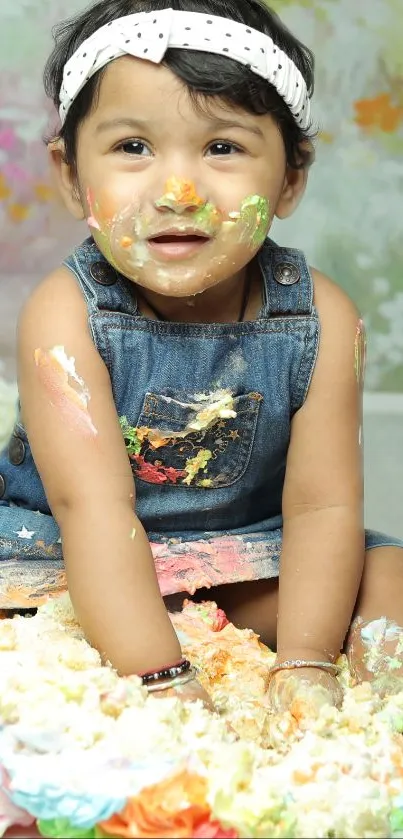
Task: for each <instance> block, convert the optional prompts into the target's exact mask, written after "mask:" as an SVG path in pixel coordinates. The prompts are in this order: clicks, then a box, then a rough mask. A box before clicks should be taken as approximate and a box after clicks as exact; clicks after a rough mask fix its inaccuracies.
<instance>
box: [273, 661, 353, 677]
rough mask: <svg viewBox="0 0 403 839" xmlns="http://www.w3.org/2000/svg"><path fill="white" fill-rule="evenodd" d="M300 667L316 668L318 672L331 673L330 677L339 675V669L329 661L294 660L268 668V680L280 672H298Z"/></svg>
mask: <svg viewBox="0 0 403 839" xmlns="http://www.w3.org/2000/svg"><path fill="white" fill-rule="evenodd" d="M300 667H317V668H318V670H325V671H326V672H327V673H331V674H332V676H338V675H339V673H340V667H338V665H337V664H332V662H330V661H310V660H309V659H303V658H295V659H288V660H287V661H281V662H279V664H273V666H272V667H269V670H268V676H269V680H270V679H271V678H272V677H273V676H274V675H275V674H276V673H279V672H280V671H281V670H299V668H300Z"/></svg>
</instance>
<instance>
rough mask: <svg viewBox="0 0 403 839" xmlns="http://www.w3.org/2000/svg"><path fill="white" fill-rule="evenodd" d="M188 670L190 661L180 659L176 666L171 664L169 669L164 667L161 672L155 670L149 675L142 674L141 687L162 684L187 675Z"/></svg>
mask: <svg viewBox="0 0 403 839" xmlns="http://www.w3.org/2000/svg"><path fill="white" fill-rule="evenodd" d="M188 670H190V661H188V660H187V658H182V659H181V661H178V662H177V664H172V665H171V666H170V667H164V668H163V669H162V670H155V671H154V672H151V673H143V674H142V675H141V679H142V681H143V685H149V684H153V683H154V682H163V681H166V680H167V679H176V677H177V676H181V675H182V674H183V673H187V672H188Z"/></svg>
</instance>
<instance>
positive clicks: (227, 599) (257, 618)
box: [193, 577, 278, 649]
mask: <svg viewBox="0 0 403 839" xmlns="http://www.w3.org/2000/svg"><path fill="white" fill-rule="evenodd" d="M193 600H197V601H198V602H199V603H200V602H201V601H202V600H214V601H215V603H217V605H218V606H219V607H220V608H221V609H223V610H224V612H225V614H226V615H227V618H228V620H229V621H231V623H233V624H235V626H237V627H239V628H240V629H245V628H246V629H253V631H254V632H256V633H257V634H258V635H260V640H261V641H262V642H263V643H264V644H267V645H268V646H269V647H270V648H271V649H275V648H276V637H277V603H278V578H277V577H275V578H272V579H270V580H253V581H252V582H245V583H233V584H230V583H229V584H228V585H224V586H216V587H215V588H210V589H206V588H204V589H199V590H198V591H197V592H196V594H195V595H194V597H193Z"/></svg>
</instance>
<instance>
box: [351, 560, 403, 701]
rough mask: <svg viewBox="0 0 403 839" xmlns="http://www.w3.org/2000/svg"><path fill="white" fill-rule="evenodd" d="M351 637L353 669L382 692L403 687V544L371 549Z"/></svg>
mask: <svg viewBox="0 0 403 839" xmlns="http://www.w3.org/2000/svg"><path fill="white" fill-rule="evenodd" d="M354 618H355V619H354V621H353V623H352V625H351V629H350V632H349V634H348V638H347V644H346V652H347V656H348V660H349V664H350V669H351V672H352V674H353V676H355V678H356V679H357V680H359V681H370V682H372V683H373V685H374V687H375V688H376V690H377V691H379V692H380V693H382V694H385V693H394V692H396V691H398V690H402V689H403V548H400V547H390V546H384V547H378V548H374V549H373V550H369V551H367V553H366V557H365V568H364V574H363V578H362V583H361V588H360V592H359V595H358V599H357V603H356V608H355V614H354Z"/></svg>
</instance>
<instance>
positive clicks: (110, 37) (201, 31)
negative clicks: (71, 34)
mask: <svg viewBox="0 0 403 839" xmlns="http://www.w3.org/2000/svg"><path fill="white" fill-rule="evenodd" d="M171 48H172V49H192V50H198V51H200V52H210V53H215V54H217V55H224V56H227V58H232V59H234V61H238V62H239V63H240V64H244V65H245V66H246V67H248V68H249V69H250V70H252V72H253V73H256V74H257V75H258V76H261V78H262V79H266V80H267V81H268V82H270V83H271V84H272V85H274V87H275V88H276V90H277V91H278V93H279V94H280V96H281V97H282V99H284V102H286V104H287V105H288V107H289V109H290V111H291V113H292V114H293V116H294V119H295V121H296V122H297V123H298V125H299V126H300V127H301V128H302V129H305V128H307V127H308V125H309V120H310V100H309V96H308V91H307V87H306V84H305V80H304V78H303V76H302V75H301V73H300V71H299V70H298V68H297V67H296V65H295V64H294V62H293V61H291V59H290V58H289V57H288V55H286V53H284V52H282V50H280V49H279V48H278V47H277V45H276V44H275V43H274V41H273V40H272V39H271V38H270V37H269V36H268V35H264V34H263V33H262V32H258V31H257V30H256V29H249V28H248V27H247V26H245V25H244V24H242V23H237V22H235V21H233V20H229V19H228V18H225V17H216V16H215V15H206V14H200V13H199V12H179V11H175V10H174V9H163V10H162V11H158V12H139V13H137V14H133V15H126V16H125V17H121V18H117V19H116V20H114V21H112V22H111V23H107V24H106V25H105V26H101V28H100V29H98V30H97V31H96V32H94V34H93V35H91V36H90V38H87V40H86V41H84V43H83V44H81V46H80V47H79V48H78V50H77V51H76V52H75V53H74V55H72V56H71V58H70V59H69V60H68V61H67V63H66V65H65V67H64V73H63V84H62V87H61V91H60V110H59V113H60V119H61V121H62V124H63V123H64V121H65V119H66V116H67V114H68V111H69V108H70V107H71V104H72V103H73V102H74V100H75V98H76V97H77V95H78V94H79V92H80V90H82V88H83V87H84V86H85V84H86V83H87V82H88V80H89V79H90V78H91V76H93V75H94V74H95V73H96V72H97V71H98V70H100V69H101V68H102V67H105V65H106V64H108V63H109V62H110V61H113V60H114V59H115V58H119V57H120V56H122V55H132V56H134V57H135V58H144V59H146V60H147V61H152V62H154V63H155V64H160V63H161V61H162V60H163V58H164V55H165V53H166V51H167V50H168V49H171Z"/></svg>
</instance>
